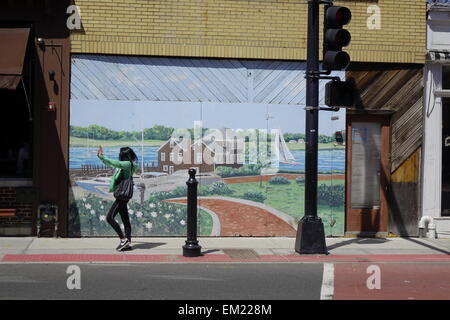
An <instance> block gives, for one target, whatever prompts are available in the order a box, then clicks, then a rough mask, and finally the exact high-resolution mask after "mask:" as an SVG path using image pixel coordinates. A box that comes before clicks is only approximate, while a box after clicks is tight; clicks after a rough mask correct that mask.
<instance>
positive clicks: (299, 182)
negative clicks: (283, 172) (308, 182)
mask: <svg viewBox="0 0 450 320" xmlns="http://www.w3.org/2000/svg"><path fill="white" fill-rule="evenodd" d="M295 182H297V183H298V184H303V183H305V177H298V178H296V179H295Z"/></svg>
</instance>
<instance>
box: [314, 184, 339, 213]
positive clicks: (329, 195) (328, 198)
mask: <svg viewBox="0 0 450 320" xmlns="http://www.w3.org/2000/svg"><path fill="white" fill-rule="evenodd" d="M344 197H345V187H344V185H342V184H339V185H335V186H328V185H326V184H321V185H319V187H318V188H317V201H318V203H319V204H323V205H330V206H333V207H337V206H343V205H344Z"/></svg>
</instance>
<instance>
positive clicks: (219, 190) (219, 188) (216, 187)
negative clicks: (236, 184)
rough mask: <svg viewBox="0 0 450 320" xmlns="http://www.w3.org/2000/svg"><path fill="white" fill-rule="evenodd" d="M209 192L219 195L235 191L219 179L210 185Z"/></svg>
mask: <svg viewBox="0 0 450 320" xmlns="http://www.w3.org/2000/svg"><path fill="white" fill-rule="evenodd" d="M208 193H209V194H217V195H228V194H231V193H233V190H231V189H230V188H229V187H228V185H227V184H226V183H224V182H222V181H217V182H214V183H213V184H212V185H210V186H209V187H208Z"/></svg>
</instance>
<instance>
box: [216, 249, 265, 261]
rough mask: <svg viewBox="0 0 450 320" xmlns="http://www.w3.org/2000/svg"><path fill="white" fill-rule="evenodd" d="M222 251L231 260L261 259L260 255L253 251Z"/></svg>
mask: <svg viewBox="0 0 450 320" xmlns="http://www.w3.org/2000/svg"><path fill="white" fill-rule="evenodd" d="M222 251H223V252H224V253H225V254H226V255H227V256H229V257H230V258H231V259H259V255H258V254H257V253H256V252H255V250H251V249H223V250H222Z"/></svg>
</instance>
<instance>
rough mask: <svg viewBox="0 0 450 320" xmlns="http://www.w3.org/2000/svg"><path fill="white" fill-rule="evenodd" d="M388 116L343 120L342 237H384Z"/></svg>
mask: <svg viewBox="0 0 450 320" xmlns="http://www.w3.org/2000/svg"><path fill="white" fill-rule="evenodd" d="M389 132H390V127H389V116H384V115H383V116H381V115H348V116H347V133H348V134H347V146H348V148H347V156H346V158H347V160H346V161H347V164H348V166H347V168H348V169H347V173H346V180H347V190H346V228H345V230H346V233H348V234H358V235H369V234H376V233H386V232H387V227H388V226H387V223H388V206H387V191H388V183H389V179H390V170H389V150H390V146H389V141H390V139H389V135H390V133H389Z"/></svg>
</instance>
